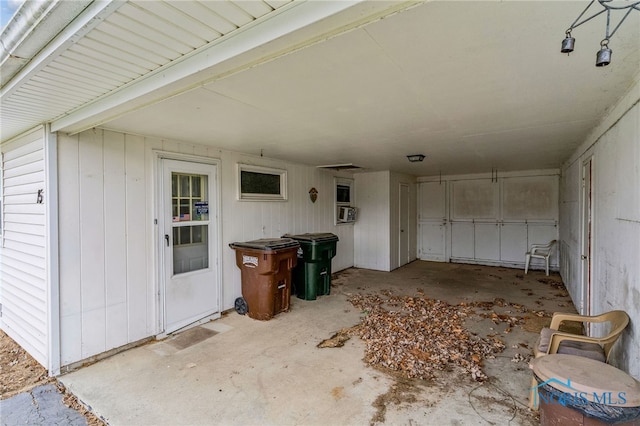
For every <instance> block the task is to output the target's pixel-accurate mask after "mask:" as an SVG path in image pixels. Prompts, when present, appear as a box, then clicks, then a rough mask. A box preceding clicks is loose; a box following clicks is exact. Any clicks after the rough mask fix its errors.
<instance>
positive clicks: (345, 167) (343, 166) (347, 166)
mask: <svg viewBox="0 0 640 426" xmlns="http://www.w3.org/2000/svg"><path fill="white" fill-rule="evenodd" d="M318 168H319V169H332V170H357V169H361V168H362V167H360V166H355V165H353V163H346V164H329V165H326V166H318Z"/></svg>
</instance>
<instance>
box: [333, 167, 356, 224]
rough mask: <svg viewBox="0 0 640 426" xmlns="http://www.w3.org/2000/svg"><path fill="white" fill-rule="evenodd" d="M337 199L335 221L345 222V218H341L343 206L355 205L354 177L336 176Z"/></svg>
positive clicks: (337, 222) (335, 192)
mask: <svg viewBox="0 0 640 426" xmlns="http://www.w3.org/2000/svg"><path fill="white" fill-rule="evenodd" d="M333 199H334V201H335V208H334V212H335V223H336V225H338V224H344V223H346V222H345V221H344V220H340V216H341V215H340V210H341V207H353V204H354V193H353V179H348V178H338V177H337V178H334V196H333Z"/></svg>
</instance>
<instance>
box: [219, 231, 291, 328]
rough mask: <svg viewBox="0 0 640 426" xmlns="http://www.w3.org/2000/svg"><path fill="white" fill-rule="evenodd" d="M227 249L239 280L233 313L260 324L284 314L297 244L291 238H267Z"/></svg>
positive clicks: (236, 244) (288, 300) (232, 245)
mask: <svg viewBox="0 0 640 426" xmlns="http://www.w3.org/2000/svg"><path fill="white" fill-rule="evenodd" d="M229 247H231V248H232V249H234V250H235V251H236V265H237V266H238V268H240V275H241V279H242V298H238V299H236V311H237V312H238V313H240V314H244V313H248V314H249V317H250V318H253V319H257V320H262V321H266V320H270V319H271V318H273V316H275V315H277V314H279V313H280V312H286V311H288V310H289V302H290V299H291V270H292V269H293V267H294V266H296V263H297V252H298V248H299V247H300V244H298V242H297V241H295V240H293V239H291V238H272V239H269V238H267V239H260V240H253V241H247V242H240V243H231V244H229Z"/></svg>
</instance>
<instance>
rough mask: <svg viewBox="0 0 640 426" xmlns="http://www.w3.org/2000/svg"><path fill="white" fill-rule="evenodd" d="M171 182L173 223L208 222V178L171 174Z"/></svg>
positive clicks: (204, 176)
mask: <svg viewBox="0 0 640 426" xmlns="http://www.w3.org/2000/svg"><path fill="white" fill-rule="evenodd" d="M171 182H172V207H173V209H172V215H173V222H189V221H207V220H209V200H208V198H207V190H208V183H209V182H208V176H206V175H195V174H193V175H192V174H184V173H173V174H172V176H171ZM183 244H189V243H183Z"/></svg>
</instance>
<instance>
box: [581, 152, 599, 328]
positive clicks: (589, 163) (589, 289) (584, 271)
mask: <svg viewBox="0 0 640 426" xmlns="http://www.w3.org/2000/svg"><path fill="white" fill-rule="evenodd" d="M581 164H582V167H581V169H580V179H581V187H582V188H581V191H580V201H581V202H580V297H581V300H580V302H581V304H582V309H581V312H580V314H582V315H591V311H592V301H593V297H592V296H593V273H594V262H593V238H594V232H593V231H594V214H595V212H594V206H595V203H594V192H593V186H594V185H593V183H594V180H595V179H594V175H595V171H594V157H593V155H589V156H588V157H586V158H585V159H584V160H582V162H581ZM587 169H588V170H587ZM587 172H588V173H589V176H587ZM587 178H588V179H587ZM587 183H588V186H589V187H588V188H587ZM585 262H586V265H585ZM590 332H591V330H590V327H589V329H587V334H589V335H590Z"/></svg>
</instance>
